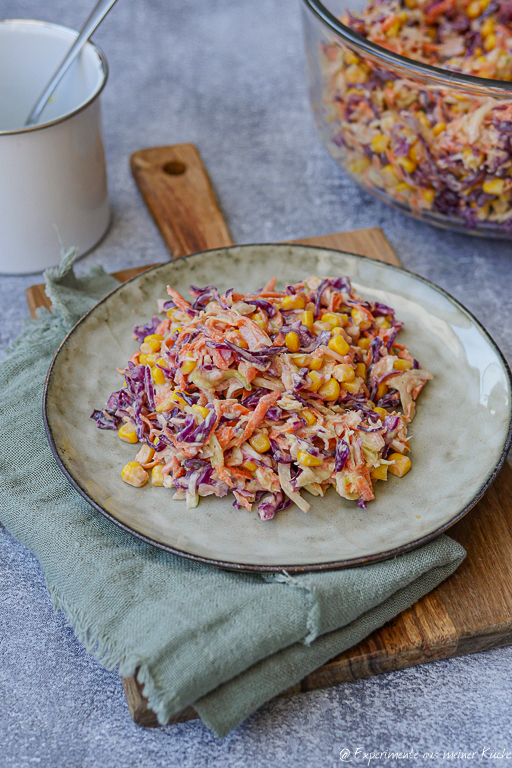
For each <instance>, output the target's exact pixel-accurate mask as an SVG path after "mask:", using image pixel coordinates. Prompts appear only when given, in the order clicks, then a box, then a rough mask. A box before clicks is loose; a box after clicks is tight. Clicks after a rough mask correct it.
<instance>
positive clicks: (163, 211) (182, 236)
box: [27, 144, 512, 727]
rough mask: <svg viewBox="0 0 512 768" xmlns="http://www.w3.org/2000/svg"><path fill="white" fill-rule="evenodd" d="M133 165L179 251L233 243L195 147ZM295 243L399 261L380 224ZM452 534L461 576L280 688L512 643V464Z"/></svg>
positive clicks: (141, 710) (136, 703)
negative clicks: (460, 551) (171, 168)
mask: <svg viewBox="0 0 512 768" xmlns="http://www.w3.org/2000/svg"><path fill="white" fill-rule="evenodd" d="M167 162H181V163H183V164H184V165H187V170H185V171H184V173H183V174H180V175H178V176H174V177H172V174H171V177H172V178H171V181H170V182H169V181H168V180H167V179H165V178H162V172H161V168H162V167H163V164H165V163H167ZM132 168H133V171H134V175H135V178H136V181H137V183H138V184H139V187H140V189H141V192H142V195H143V197H144V200H145V201H146V203H147V205H148V207H149V209H150V210H151V213H152V214H153V217H154V218H155V221H156V223H157V225H158V227H159V229H160V231H161V232H162V235H163V237H164V239H165V242H166V244H167V247H168V248H169V251H170V252H171V255H173V256H177V255H185V254H186V253H188V252H193V251H195V250H199V249H208V248H215V247H221V246H223V245H229V244H230V243H231V239H230V236H229V232H228V229H227V227H226V225H225V223H224V220H223V218H222V214H221V212H220V209H219V207H218V204H217V201H216V199H215V194H214V192H213V189H212V186H211V182H210V180H209V178H208V174H207V172H206V169H205V168H204V166H203V165H202V163H201V160H200V157H199V153H198V152H197V150H195V148H194V147H193V146H192V145H188V144H185V145H180V146H178V147H160V148H158V149H155V150H144V151H142V152H136V153H135V155H134V156H133V158H132ZM176 169H177V170H180V167H177V168H175V170H176ZM189 171H190V173H189ZM187 174H189V175H188V178H185V177H186V176H187ZM167 175H169V174H167ZM180 179H181V181H180ZM176 180H178V184H176V185H175V181H176ZM182 182H183V183H182ZM294 242H299V243H304V244H307V245H318V246H322V247H326V248H335V249H339V250H346V251H349V252H351V253H357V254H361V255H364V256H369V257H370V258H374V259H377V260H380V261H385V262H386V263H388V264H396V265H398V264H399V263H400V262H399V261H398V258H397V256H396V254H395V253H394V251H393V249H392V248H391V246H390V244H389V243H388V241H387V240H386V238H385V237H384V234H383V233H382V231H381V230H380V229H379V228H377V227H374V228H372V229H366V230H357V231H355V232H342V233H336V234H330V235H321V236H318V237H313V238H307V239H301V240H296V241H294ZM187 249H189V250H187ZM145 269H148V266H145V267H138V268H132V269H128V270H122V271H121V272H117V273H115V277H117V278H118V279H119V280H120V281H121V282H124V281H125V280H128V279H130V278H131V277H134V276H135V275H136V274H139V273H140V272H143V271H144V270H145ZM27 301H28V304H29V308H30V312H31V314H32V315H33V316H35V310H36V308H37V307H39V306H46V307H47V308H50V305H49V301H48V298H47V297H46V294H45V293H44V286H40V285H38V286H32V287H31V288H29V289H28V291H27ZM449 534H450V536H452V537H453V538H455V539H456V540H457V541H458V542H460V543H461V544H462V545H463V546H464V547H465V548H466V550H467V552H468V556H467V558H466V560H465V561H464V562H463V563H462V565H461V566H460V567H459V569H458V570H457V571H456V572H455V574H454V575H453V576H451V577H450V578H449V579H448V580H447V581H445V582H444V583H443V584H441V585H440V586H439V587H438V588H437V589H435V590H434V591H433V592H431V593H430V594H428V595H426V596H425V597H424V598H422V599H421V600H420V601H418V602H417V603H416V604H415V605H413V606H412V607H411V608H409V609H408V610H406V611H404V612H403V613H402V614H400V616H398V617H397V618H396V619H394V620H393V621H391V622H389V623H388V624H386V625H385V626H384V627H382V628H380V629H378V630H376V631H375V632H373V633H372V634H371V635H370V636H369V637H367V638H366V639H365V640H363V641H362V642H361V643H358V644H357V645H356V646H354V647H353V648H351V649H350V650H348V651H346V652H344V653H342V654H340V655H339V656H337V657H336V658H334V659H332V660H331V661H330V662H328V663H327V664H324V665H323V666H322V667H321V668H320V669H317V670H316V671H315V672H312V673H311V674H310V675H308V676H307V677H305V678H304V680H302V681H301V683H299V684H297V685H295V686H293V687H292V688H290V689H288V690H287V691H285V692H283V693H282V694H281V696H289V695H294V694H297V693H300V692H305V691H311V690H315V689H317V688H322V687H325V686H331V685H337V684H338V683H344V682H349V681H352V680H357V679H360V678H364V677H371V676H372V675H377V674H381V673H383V672H389V671H392V670H396V669H403V668H405V667H410V666H413V665H416V664H423V663H426V662H429V661H435V660H438V659H444V658H449V657H452V656H460V655H463V654H467V653H474V652H475V651H480V650H485V649H488V648H497V647H499V646H502V645H508V644H510V643H512V557H511V555H512V468H511V467H510V465H509V464H508V463H506V464H505V466H504V467H503V470H502V471H501V473H500V475H499V477H498V478H497V480H496V482H495V483H494V485H493V486H492V487H491V488H490V489H489V491H488V492H487V493H486V495H485V496H484V498H483V499H482V500H481V501H480V502H479V504H478V505H477V506H476V507H475V509H474V510H473V511H472V512H470V514H469V515H467V516H466V517H465V518H463V519H462V520H461V521H460V522H459V523H457V525H455V526H454V527H453V528H451V529H450V532H449ZM123 688H124V691H125V695H126V700H127V703H128V707H129V710H130V714H131V716H132V718H133V720H134V722H135V723H137V724H138V725H141V726H144V727H155V726H158V722H157V720H156V716H155V714H154V713H153V712H152V711H151V710H150V709H149V708H148V706H147V701H146V699H145V698H144V697H143V695H142V689H141V686H140V684H139V683H138V682H137V680H136V678H135V677H131V678H123ZM194 717H197V715H196V712H195V710H194V709H193V707H186V708H185V709H183V710H182V711H181V712H178V713H177V714H175V715H173V716H172V717H171V719H170V721H169V722H180V721H183V720H189V719H191V718H194Z"/></svg>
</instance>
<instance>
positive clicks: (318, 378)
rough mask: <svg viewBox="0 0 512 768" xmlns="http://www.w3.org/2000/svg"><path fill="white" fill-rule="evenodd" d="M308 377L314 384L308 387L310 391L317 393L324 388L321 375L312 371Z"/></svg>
mask: <svg viewBox="0 0 512 768" xmlns="http://www.w3.org/2000/svg"><path fill="white" fill-rule="evenodd" d="M308 375H309V378H310V379H311V381H312V382H313V383H312V385H311V386H310V387H308V389H309V391H310V392H317V391H318V390H319V389H320V387H321V386H322V381H323V378H322V376H320V374H319V373H317V372H316V371H310V372H309V374H308Z"/></svg>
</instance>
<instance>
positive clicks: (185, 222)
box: [130, 144, 233, 259]
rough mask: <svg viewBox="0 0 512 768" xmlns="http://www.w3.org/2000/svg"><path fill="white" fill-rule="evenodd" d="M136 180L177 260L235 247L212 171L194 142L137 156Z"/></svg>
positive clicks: (134, 159) (144, 151)
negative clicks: (231, 246)
mask: <svg viewBox="0 0 512 768" xmlns="http://www.w3.org/2000/svg"><path fill="white" fill-rule="evenodd" d="M130 165H131V169H132V172H133V175H134V177H135V181H136V182H137V185H138V187H139V190H140V192H141V194H142V197H143V198H144V202H145V203H146V205H147V207H148V208H149V210H150V212H151V215H152V216H153V218H154V220H155V222H156V225H157V227H158V229H159V230H160V232H161V234H162V237H163V239H164V242H165V245H166V246H167V250H168V251H169V253H170V254H171V257H172V258H173V259H175V258H177V257H178V256H186V255H187V254H189V253H195V252H196V251H206V250H209V249H210V248H222V247H224V246H227V245H233V241H232V240H231V236H230V234H229V230H228V227H227V224H226V222H225V221H224V217H223V215H222V212H221V210H220V208H219V204H218V202H217V197H216V195H215V191H214V189H213V186H212V183H211V181H210V177H209V176H208V172H207V170H206V168H205V167H204V165H203V161H202V160H201V156H200V154H199V152H198V150H197V148H196V147H195V146H194V145H193V144H176V145H174V146H169V147H152V148H151V149H141V150H139V151H138V152H134V153H133V155H132V157H131V161H130Z"/></svg>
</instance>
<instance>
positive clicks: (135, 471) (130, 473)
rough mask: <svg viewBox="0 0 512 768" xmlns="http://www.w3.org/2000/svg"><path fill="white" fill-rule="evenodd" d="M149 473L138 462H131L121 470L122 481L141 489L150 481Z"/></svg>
mask: <svg viewBox="0 0 512 768" xmlns="http://www.w3.org/2000/svg"><path fill="white" fill-rule="evenodd" d="M148 477H149V475H148V473H147V472H146V470H145V469H142V467H141V465H140V464H139V463H138V462H137V461H129V462H128V464H126V465H125V466H124V467H123V468H122V470H121V479H122V480H124V482H125V483H128V485H133V487H134V488H141V487H142V486H143V485H146V483H147V481H148Z"/></svg>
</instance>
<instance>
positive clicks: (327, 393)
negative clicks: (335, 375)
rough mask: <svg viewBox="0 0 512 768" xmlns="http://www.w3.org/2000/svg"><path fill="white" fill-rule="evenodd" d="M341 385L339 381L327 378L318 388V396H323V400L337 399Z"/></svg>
mask: <svg viewBox="0 0 512 768" xmlns="http://www.w3.org/2000/svg"><path fill="white" fill-rule="evenodd" d="M340 391H341V387H340V385H339V382H337V381H336V379H332V378H331V379H329V381H326V382H325V384H322V386H321V387H320V389H319V390H318V394H319V395H320V397H323V399H324V400H337V399H338V397H339V396H340Z"/></svg>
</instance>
